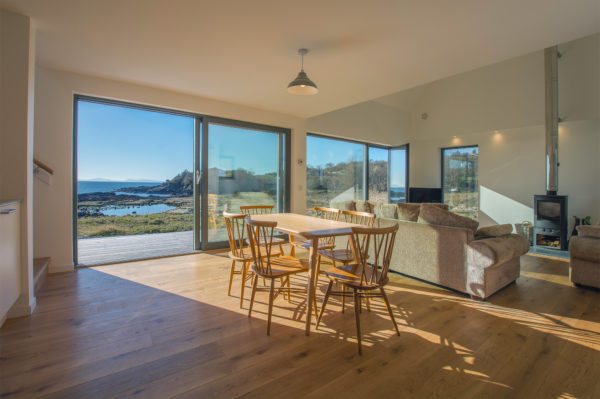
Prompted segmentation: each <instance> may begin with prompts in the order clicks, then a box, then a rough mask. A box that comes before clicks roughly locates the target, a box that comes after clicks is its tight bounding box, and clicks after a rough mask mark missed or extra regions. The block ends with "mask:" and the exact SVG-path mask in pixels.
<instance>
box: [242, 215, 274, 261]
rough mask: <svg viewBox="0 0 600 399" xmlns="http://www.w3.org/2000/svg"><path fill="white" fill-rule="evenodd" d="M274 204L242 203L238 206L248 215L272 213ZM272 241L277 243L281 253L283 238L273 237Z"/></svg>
mask: <svg viewBox="0 0 600 399" xmlns="http://www.w3.org/2000/svg"><path fill="white" fill-rule="evenodd" d="M273 208H275V206H274V205H243V206H240V211H241V212H242V213H243V214H244V215H246V216H248V215H270V214H271V213H273ZM273 243H274V244H277V245H279V251H281V254H282V255H283V244H284V243H285V240H284V239H283V238H279V237H273Z"/></svg>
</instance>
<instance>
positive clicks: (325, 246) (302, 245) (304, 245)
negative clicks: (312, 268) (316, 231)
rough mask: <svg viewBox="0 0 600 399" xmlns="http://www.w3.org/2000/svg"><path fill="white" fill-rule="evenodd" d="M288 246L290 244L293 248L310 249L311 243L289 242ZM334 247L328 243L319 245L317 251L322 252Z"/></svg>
mask: <svg viewBox="0 0 600 399" xmlns="http://www.w3.org/2000/svg"><path fill="white" fill-rule="evenodd" d="M290 244H292V245H293V246H295V247H298V248H304V249H310V246H311V242H310V241H290ZM334 247H335V244H330V243H326V242H323V243H321V242H320V243H319V247H318V248H317V249H319V250H322V249H333V248H334Z"/></svg>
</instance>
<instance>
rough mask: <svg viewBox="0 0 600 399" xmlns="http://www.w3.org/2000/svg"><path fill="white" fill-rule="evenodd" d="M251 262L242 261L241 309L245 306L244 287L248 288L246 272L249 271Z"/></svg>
mask: <svg viewBox="0 0 600 399" xmlns="http://www.w3.org/2000/svg"><path fill="white" fill-rule="evenodd" d="M248 266H249V263H246V262H243V263H242V289H241V292H240V309H241V308H243V307H244V289H245V288H246V273H248Z"/></svg>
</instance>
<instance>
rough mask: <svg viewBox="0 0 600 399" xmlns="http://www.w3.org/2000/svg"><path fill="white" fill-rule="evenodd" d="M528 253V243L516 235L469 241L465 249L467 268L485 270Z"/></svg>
mask: <svg viewBox="0 0 600 399" xmlns="http://www.w3.org/2000/svg"><path fill="white" fill-rule="evenodd" d="M527 251H529V241H528V240H527V239H526V238H525V237H522V236H520V235H518V234H509V235H506V236H502V237H493V238H486V239H483V240H475V241H471V242H470V243H469V245H468V247H467V261H468V264H469V267H479V268H486V267H490V266H494V265H498V264H502V263H505V262H508V261H510V260H512V259H515V258H518V257H520V256H521V255H524V254H526V253H527Z"/></svg>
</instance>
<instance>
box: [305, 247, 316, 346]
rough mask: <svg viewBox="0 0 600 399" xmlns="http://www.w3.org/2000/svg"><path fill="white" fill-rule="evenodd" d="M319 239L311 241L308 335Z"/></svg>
mask: <svg viewBox="0 0 600 399" xmlns="http://www.w3.org/2000/svg"><path fill="white" fill-rule="evenodd" d="M318 245H319V239H318V238H313V239H311V243H310V258H309V263H310V266H309V268H308V286H307V287H306V335H310V319H311V316H312V304H313V302H312V298H313V296H314V295H315V275H316V272H317V258H318V251H317V248H318Z"/></svg>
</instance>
